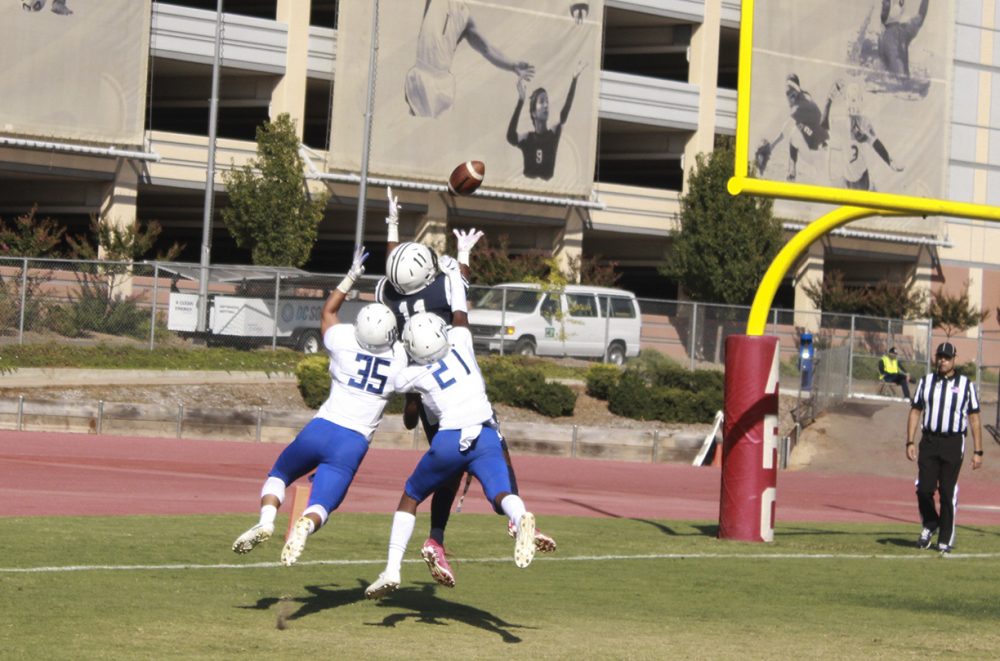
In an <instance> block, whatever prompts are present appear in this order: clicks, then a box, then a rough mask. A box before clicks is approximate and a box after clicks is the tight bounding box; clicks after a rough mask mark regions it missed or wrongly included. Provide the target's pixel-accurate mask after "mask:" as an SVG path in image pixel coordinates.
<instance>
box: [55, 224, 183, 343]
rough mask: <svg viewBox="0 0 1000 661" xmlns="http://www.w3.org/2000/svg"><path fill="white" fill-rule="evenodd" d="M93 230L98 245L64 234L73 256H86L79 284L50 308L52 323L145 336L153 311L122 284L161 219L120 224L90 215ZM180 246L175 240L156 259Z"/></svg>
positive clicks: (60, 328)
mask: <svg viewBox="0 0 1000 661" xmlns="http://www.w3.org/2000/svg"><path fill="white" fill-rule="evenodd" d="M90 231H91V234H92V235H93V240H94V241H95V242H96V245H94V243H91V241H90V239H88V238H87V237H84V236H76V237H74V236H67V237H66V241H67V243H69V245H70V254H71V256H72V257H73V258H75V259H81V260H87V261H86V262H84V263H82V264H80V265H79V267H78V270H77V271H76V272H75V276H76V280H77V283H78V284H79V289H78V291H77V292H76V293H75V294H71V295H70V304H69V305H66V306H53V308H51V309H50V310H49V316H48V322H49V325H50V326H51V327H52V328H53V329H55V330H56V331H57V332H60V333H62V334H64V335H67V336H70V337H77V336H80V335H82V334H85V333H86V331H97V332H101V333H110V334H114V335H131V336H133V337H144V336H145V335H147V334H148V326H147V324H148V322H149V313H148V312H146V311H145V310H143V309H141V308H140V307H139V305H138V302H139V299H140V296H141V295H139V294H132V295H129V294H126V293H124V290H125V285H126V283H127V282H128V280H129V279H130V278H131V277H132V269H133V267H132V262H134V261H136V260H138V259H141V258H143V257H144V256H145V255H146V254H147V253H148V252H149V251H150V250H152V249H153V246H154V245H155V243H156V239H157V238H158V237H159V235H160V232H161V227H160V224H159V223H157V222H156V221H150V222H148V223H147V224H146V226H145V227H143V225H142V223H140V222H139V221H138V220H137V221H135V222H133V223H132V224H130V225H120V224H119V223H117V222H115V221H113V220H112V219H110V218H109V217H107V216H104V217H101V218H98V217H97V216H91V217H90ZM181 250H182V246H180V245H178V244H177V243H174V244H173V245H172V246H170V248H168V249H167V250H166V251H165V252H162V253H160V254H159V255H158V256H157V259H158V260H160V261H169V260H172V259H175V258H176V257H177V255H178V254H179V253H180V252H181Z"/></svg>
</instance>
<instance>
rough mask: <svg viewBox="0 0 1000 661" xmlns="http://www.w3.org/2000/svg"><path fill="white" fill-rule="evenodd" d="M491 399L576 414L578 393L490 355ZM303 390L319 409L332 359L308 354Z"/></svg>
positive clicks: (395, 408) (398, 401)
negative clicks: (574, 411) (574, 412)
mask: <svg viewBox="0 0 1000 661" xmlns="http://www.w3.org/2000/svg"><path fill="white" fill-rule="evenodd" d="M479 365H480V368H481V369H482V371H483V378H484V379H485V381H486V394H487V396H488V397H489V398H490V401H491V402H494V403H503V404H510V405H511V406H517V407H519V408H526V409H530V410H532V411H537V412H538V413H541V414H542V415H545V416H548V417H550V418H555V417H559V416H569V415H573V409H574V407H575V406H576V393H574V392H573V390H572V389H570V388H568V387H567V386H564V385H563V384H561V383H546V382H545V374H544V373H543V372H542V371H541V370H539V369H536V368H532V367H524V366H522V364H521V363H520V362H519V361H518V360H516V359H514V358H506V357H500V356H496V357H490V358H484V359H483V360H481V361H480V363H479ZM295 377H296V380H297V382H298V388H299V393H300V394H301V395H302V400H303V401H304V402H305V403H306V406H308V407H310V408H313V409H316V408H319V407H320V405H322V404H323V402H324V401H326V398H327V396H328V395H329V393H330V373H329V359H328V358H327V356H325V355H317V356H308V357H306V358H303V359H302V360H301V361H299V363H298V365H296V367H295ZM402 410H403V397H402V396H400V395H396V396H393V398H392V399H390V400H389V406H388V408H387V409H386V412H387V413H401V412H402Z"/></svg>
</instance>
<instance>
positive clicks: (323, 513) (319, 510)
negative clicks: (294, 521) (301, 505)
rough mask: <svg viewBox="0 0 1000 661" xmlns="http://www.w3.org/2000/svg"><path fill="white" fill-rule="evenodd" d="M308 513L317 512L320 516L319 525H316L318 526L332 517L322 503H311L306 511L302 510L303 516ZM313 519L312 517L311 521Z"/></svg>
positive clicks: (324, 523)
mask: <svg viewBox="0 0 1000 661" xmlns="http://www.w3.org/2000/svg"><path fill="white" fill-rule="evenodd" d="M306 514H315V515H316V516H318V517H319V525H318V526H316V527H317V528H320V527H322V526H324V525H326V520H327V519H328V518H330V513H329V512H327V511H326V508H325V507H323V506H322V505H310V506H309V507H307V508H306V509H305V511H304V512H302V516H305V515H306ZM311 520H312V519H310V521H311Z"/></svg>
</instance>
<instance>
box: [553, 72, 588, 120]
mask: <svg viewBox="0 0 1000 661" xmlns="http://www.w3.org/2000/svg"><path fill="white" fill-rule="evenodd" d="M586 68H587V63H586V62H582V61H581V62H579V63H577V65H576V73H574V74H573V82H571V83H570V84H569V92H567V93H566V101H565V103H563V107H562V111H561V112H560V113H559V124H560V125H562V124H565V123H566V120H567V119H569V109H570V108H571V107H572V106H573V95H574V94H576V80H577V78H579V77H580V74H581V73H583V70H584V69H586Z"/></svg>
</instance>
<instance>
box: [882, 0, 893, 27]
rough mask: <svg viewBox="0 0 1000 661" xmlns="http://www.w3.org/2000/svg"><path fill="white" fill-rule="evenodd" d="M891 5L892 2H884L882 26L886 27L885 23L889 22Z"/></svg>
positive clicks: (885, 0)
mask: <svg viewBox="0 0 1000 661" xmlns="http://www.w3.org/2000/svg"><path fill="white" fill-rule="evenodd" d="M891 3H892V0H882V25H885V22H886V21H887V20H889V5H890V4H891Z"/></svg>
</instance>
